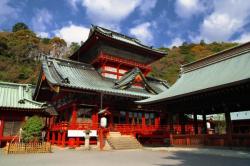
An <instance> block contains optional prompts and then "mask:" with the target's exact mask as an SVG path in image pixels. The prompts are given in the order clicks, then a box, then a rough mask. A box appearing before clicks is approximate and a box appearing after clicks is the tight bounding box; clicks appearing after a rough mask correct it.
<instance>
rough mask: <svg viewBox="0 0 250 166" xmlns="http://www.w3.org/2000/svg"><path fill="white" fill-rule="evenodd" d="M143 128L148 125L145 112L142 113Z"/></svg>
mask: <svg viewBox="0 0 250 166" xmlns="http://www.w3.org/2000/svg"><path fill="white" fill-rule="evenodd" d="M141 121H142V128H145V127H146V119H145V113H142V119H141Z"/></svg>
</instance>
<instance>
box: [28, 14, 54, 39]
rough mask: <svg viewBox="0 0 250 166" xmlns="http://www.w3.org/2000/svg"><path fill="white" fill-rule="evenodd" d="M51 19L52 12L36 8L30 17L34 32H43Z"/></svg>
mask: <svg viewBox="0 0 250 166" xmlns="http://www.w3.org/2000/svg"><path fill="white" fill-rule="evenodd" d="M52 20H53V16H52V14H51V13H50V12H49V11H48V10H47V9H39V10H36V14H35V16H34V17H33V18H32V21H31V22H32V28H33V30H34V31H35V32H37V33H38V34H39V33H42V32H43V33H44V32H45V31H46V30H47V26H49V25H51V22H52Z"/></svg>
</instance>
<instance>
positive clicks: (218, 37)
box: [200, 0, 250, 42]
mask: <svg viewBox="0 0 250 166" xmlns="http://www.w3.org/2000/svg"><path fill="white" fill-rule="evenodd" d="M249 10H250V3H249V2H248V1H246V0H237V1H236V0H220V1H214V10H213V12H212V13H211V14H210V15H208V16H207V17H205V18H204V20H203V23H202V25H201V27H200V38H202V39H205V40H206V41H208V42H209V41H225V40H230V38H231V37H232V36H233V35H234V34H235V33H236V32H241V31H242V29H243V27H244V26H245V25H247V24H248V23H249V22H250V21H249V16H250V12H249Z"/></svg>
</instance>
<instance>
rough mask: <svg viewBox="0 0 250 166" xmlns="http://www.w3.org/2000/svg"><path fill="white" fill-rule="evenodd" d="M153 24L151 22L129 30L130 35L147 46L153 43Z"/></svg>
mask: <svg viewBox="0 0 250 166" xmlns="http://www.w3.org/2000/svg"><path fill="white" fill-rule="evenodd" d="M151 27H152V24H151V23H150V22H144V23H142V24H139V25H137V26H135V27H133V28H131V29H130V30H129V33H130V34H131V35H133V36H135V37H136V38H138V39H139V40H141V41H143V42H144V43H146V44H150V43H152V42H153V33H152V31H151V29H150V28H151Z"/></svg>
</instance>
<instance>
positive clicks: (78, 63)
mask: <svg viewBox="0 0 250 166" xmlns="http://www.w3.org/2000/svg"><path fill="white" fill-rule="evenodd" d="M47 59H48V60H53V59H54V60H58V61H61V62H68V63H74V64H77V65H82V66H83V65H84V67H88V68H89V69H94V67H93V66H92V65H90V64H87V63H84V62H80V61H73V60H70V59H64V58H55V57H51V56H47Z"/></svg>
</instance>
